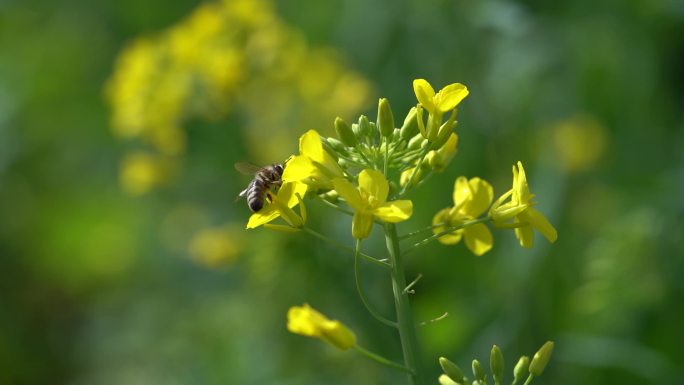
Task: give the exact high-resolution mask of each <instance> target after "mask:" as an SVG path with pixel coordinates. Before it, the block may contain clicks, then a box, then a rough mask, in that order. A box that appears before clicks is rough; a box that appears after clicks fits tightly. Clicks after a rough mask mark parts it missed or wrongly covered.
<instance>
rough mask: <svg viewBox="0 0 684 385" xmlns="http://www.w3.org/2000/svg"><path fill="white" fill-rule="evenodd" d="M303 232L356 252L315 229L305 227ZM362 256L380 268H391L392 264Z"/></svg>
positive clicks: (362, 254)
mask: <svg viewBox="0 0 684 385" xmlns="http://www.w3.org/2000/svg"><path fill="white" fill-rule="evenodd" d="M302 230H304V231H306V232H307V233H309V234H311V235H313V236H314V237H316V238H318V239H320V240H322V241H325V242H328V243H330V244H332V245H334V246H337V247H339V248H341V249H345V250H349V251H354V248H353V247H349V246H347V245H345V244H342V243H340V242H338V241H336V240H334V239H332V238H328V237H326V236H325V235H323V234H321V233H319V232H317V231H315V230H313V229H311V228H309V227H306V226H304V227H302ZM360 255H361V257H362V258H363V259H365V260H366V261H368V262H371V263H374V264H376V265H379V266H382V267H391V266H390V264H389V263H388V262H385V261H381V260H379V259H375V258H373V257H371V256H370V255H368V254H364V253H360Z"/></svg>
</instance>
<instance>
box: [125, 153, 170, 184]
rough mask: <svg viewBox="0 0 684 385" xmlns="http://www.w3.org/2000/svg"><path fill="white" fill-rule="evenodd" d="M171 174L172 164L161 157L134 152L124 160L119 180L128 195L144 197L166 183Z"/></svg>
mask: <svg viewBox="0 0 684 385" xmlns="http://www.w3.org/2000/svg"><path fill="white" fill-rule="evenodd" d="M170 173H171V164H170V163H169V161H167V160H165V159H164V158H162V157H161V156H158V155H151V154H148V153H145V152H133V153H129V154H127V155H126V157H125V158H124V159H123V161H122V163H121V170H120V171H119V179H120V182H121V185H122V186H123V189H124V190H125V191H126V192H127V193H129V194H131V195H142V194H145V193H146V192H148V191H150V190H151V189H153V188H154V187H156V186H158V185H160V184H162V183H164V182H166V181H167V180H168V177H169V175H170Z"/></svg>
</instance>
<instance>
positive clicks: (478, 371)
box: [473, 360, 486, 381]
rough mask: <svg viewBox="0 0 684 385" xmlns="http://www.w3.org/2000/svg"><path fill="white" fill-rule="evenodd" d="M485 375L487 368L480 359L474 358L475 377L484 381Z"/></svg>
mask: <svg viewBox="0 0 684 385" xmlns="http://www.w3.org/2000/svg"><path fill="white" fill-rule="evenodd" d="M485 375H486V374H485V370H484V368H483V367H482V365H481V364H480V361H478V360H473V376H474V377H475V379H476V380H480V381H484V378H485Z"/></svg>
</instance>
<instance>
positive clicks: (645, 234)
mask: <svg viewBox="0 0 684 385" xmlns="http://www.w3.org/2000/svg"><path fill="white" fill-rule="evenodd" d="M198 5H199V3H198V2H194V1H178V2H166V1H161V0H145V1H131V0H124V1H101V2H89V1H83V0H68V1H62V2H46V1H37V0H29V1H17V0H14V1H13V0H4V1H0V215H1V216H0V383H2V384H45V383H51V384H89V385H92V384H153V383H165V384H176V383H177V384H195V383H196V384H226V383H230V384H309V383H311V384H319V383H325V384H355V383H360V384H366V383H368V384H370V383H374V384H391V383H397V382H398V381H401V380H402V379H403V378H402V377H401V375H397V374H395V373H393V372H391V371H389V370H387V369H386V368H384V367H378V366H376V365H375V364H373V363H369V362H365V361H363V359H362V358H360V357H358V356H355V355H353V354H349V353H344V352H338V351H336V350H334V349H332V348H329V347H326V346H322V345H320V344H319V343H317V342H316V341H312V340H309V339H304V338H299V337H297V336H294V335H291V334H288V333H287V332H286V329H285V313H286V309H287V308H288V307H289V306H291V305H295V304H301V303H303V302H309V303H311V304H312V305H313V306H315V307H316V308H318V309H320V310H321V311H322V312H323V313H325V314H328V315H330V316H331V317H333V318H336V319H339V320H340V321H342V322H344V323H345V324H347V325H349V326H350V327H351V328H352V329H353V330H354V331H355V332H356V334H357V335H358V337H359V339H360V340H362V341H364V345H366V346H368V347H370V348H373V349H374V350H376V351H378V352H381V353H383V354H385V355H387V356H389V357H391V358H394V359H397V358H398V357H399V355H400V349H399V346H398V342H397V340H396V336H395V335H394V333H393V332H392V331H391V330H386V329H385V328H383V327H382V326H381V325H378V324H376V323H375V322H374V320H373V319H372V318H371V317H369V316H368V315H367V313H365V311H364V309H363V307H362V305H361V303H360V301H359V300H358V298H357V297H356V296H355V292H354V287H353V275H352V268H351V256H350V255H348V254H345V253H343V252H340V251H339V250H332V249H330V247H329V246H327V245H324V244H321V243H320V242H318V241H312V240H311V239H309V238H306V236H305V235H303V234H296V235H290V234H288V235H283V234H273V233H269V232H268V231H266V230H256V231H251V232H243V231H242V230H240V229H239V228H240V227H241V226H242V224H243V223H244V222H245V221H246V219H247V216H248V211H247V208H246V207H245V205H244V203H239V204H236V203H234V202H233V199H234V196H235V195H236V194H237V193H238V192H239V191H240V190H241V189H242V188H243V186H244V185H245V184H246V183H247V180H246V179H245V178H244V177H241V176H239V175H235V173H234V172H233V169H232V164H233V163H234V162H236V161H238V160H245V159H247V160H250V158H251V159H252V160H258V161H268V160H266V159H265V158H267V157H268V155H269V154H264V153H263V152H260V151H259V150H260V148H259V146H258V141H255V137H254V133H253V132H245V130H242V131H241V127H249V125H250V123H252V124H253V123H254V122H253V121H250V120H249V116H250V115H249V114H250V113H251V114H254V116H262V117H266V118H264V119H266V120H265V121H268V119H267V118H268V117H269V116H271V117H272V116H274V115H269V113H270V111H269V108H270V107H271V105H270V104H269V103H263V104H262V105H261V106H259V108H258V109H257V110H256V111H251V112H250V111H247V110H240V106H238V107H235V108H234V110H233V112H232V113H230V114H225V115H221V117H220V118H218V119H211V120H207V119H202V118H197V117H195V118H193V119H189V120H187V121H184V122H183V125H182V128H183V130H184V132H185V135H187V146H186V149H185V151H184V152H183V153H182V154H181V155H176V157H175V158H174V161H175V162H177V164H176V166H177V167H178V169H177V170H176V173H175V175H174V178H173V179H171V180H169V182H168V183H166V185H164V186H160V187H159V188H157V189H154V190H152V191H150V192H149V193H147V194H144V195H142V196H130V195H128V194H126V193H125V192H124V190H123V189H122V187H121V184H120V183H119V167H120V164H121V162H122V159H124V158H125V157H126V154H128V153H129V152H131V151H135V150H138V149H140V148H144V146H143V145H142V144H141V143H136V142H131V141H124V140H121V139H120V138H119V137H117V136H116V135H115V134H114V131H113V130H112V129H111V127H110V110H109V109H108V107H107V105H106V103H105V98H104V87H105V83H106V81H107V79H109V78H110V77H111V74H112V72H113V71H114V70H115V68H114V63H115V62H116V58H117V57H118V54H119V53H120V52H121V50H122V49H123V47H124V46H126V44H127V43H128V42H130V41H132V40H133V39H136V38H138V37H140V36H155V34H159V33H160V32H161V31H164V30H166V29H167V28H169V27H170V26H172V25H175V24H176V23H178V22H179V21H180V20H183V19H184V18H185V17H187V15H189V14H191V13H192V12H193V10H194V9H196V7H197V6H198ZM274 7H275V12H276V13H275V14H276V15H278V17H279V18H280V19H281V21H282V23H283V24H284V25H286V26H287V28H288V29H289V30H291V31H293V33H294V34H296V35H297V36H299V38H301V39H302V41H306V42H308V43H307V44H308V46H309V47H312V49H321V50H328V51H329V52H332V51H334V52H335V54H334V55H333V56H332V57H335V58H336V60H339V65H340V66H341V68H343V69H345V70H349V71H354V72H355V73H358V74H360V76H362V77H363V78H365V79H366V81H368V82H369V84H372V86H373V87H372V88H373V89H374V90H376V91H375V92H376V94H374V95H373V96H375V97H378V96H383V97H388V98H389V99H390V101H391V103H392V107H393V109H394V111H395V113H397V114H399V112H400V111H406V110H408V108H409V107H410V106H411V105H413V104H414V103H415V101H414V96H413V93H412V91H411V81H412V80H413V79H414V78H417V77H424V78H426V79H429V80H430V81H431V82H432V83H433V84H435V86H436V87H440V86H441V85H444V84H447V83H451V82H462V83H464V84H466V85H468V87H469V89H470V91H471V95H470V97H469V98H468V100H467V101H466V102H464V103H463V105H462V106H461V107H460V111H459V121H460V124H459V129H458V130H459V136H460V138H459V153H458V155H457V157H456V159H455V161H454V163H453V164H452V165H451V166H450V167H449V168H448V169H447V170H446V171H445V173H444V174H442V175H441V176H440V177H439V178H433V179H432V180H431V181H430V183H428V184H427V185H426V186H425V188H423V189H422V190H420V191H419V192H418V193H416V194H415V195H414V196H413V197H412V199H413V200H414V202H415V207H416V210H415V216H414V218H413V219H412V220H411V221H410V222H409V223H408V224H406V225H403V226H402V227H401V228H402V229H404V230H405V231H408V230H411V229H416V228H418V227H421V226H423V225H425V224H427V223H429V222H430V220H431V218H432V216H433V215H434V213H435V212H436V211H437V210H439V209H441V208H443V207H446V206H448V205H449V204H450V196H451V189H452V185H453V181H454V179H455V178H456V177H457V176H459V175H465V176H468V177H472V176H480V177H483V178H486V179H488V180H490V181H491V182H492V184H493V185H494V186H495V189H503V188H505V187H506V186H508V184H509V183H510V182H509V180H510V165H512V164H514V162H515V161H517V160H522V161H523V162H524V163H525V165H526V168H527V172H528V178H529V180H530V183H531V185H532V189H533V191H535V193H536V194H538V196H539V197H543V198H541V199H539V201H540V202H541V204H540V206H542V207H541V209H542V211H543V212H544V213H545V214H547V216H548V217H549V218H550V220H551V221H552V222H553V223H554V224H555V225H556V227H557V228H558V232H559V240H558V242H556V243H555V244H554V245H547V244H545V243H544V242H539V244H538V245H537V246H536V247H535V248H534V249H533V250H531V251H529V250H521V249H520V248H519V247H517V244H516V242H515V239H514V238H513V235H512V234H511V233H510V232H497V233H495V245H494V249H493V250H492V252H490V253H489V254H487V255H485V256H483V257H480V258H478V257H474V256H472V255H470V254H469V253H468V252H467V251H465V250H464V249H463V248H459V247H446V246H443V245H432V246H430V247H429V248H428V249H425V250H426V251H425V252H421V253H416V254H413V255H411V258H409V260H408V263H409V271H408V275H409V277H411V276H415V275H417V274H418V273H421V274H423V279H422V280H421V281H420V282H419V283H418V284H417V285H416V287H415V289H416V294H415V295H414V301H413V304H414V309H415V312H416V318H417V319H418V320H428V319H432V318H435V317H437V316H439V315H441V314H443V313H444V312H449V316H448V317H447V318H446V319H444V320H442V321H439V322H435V323H430V324H428V325H427V326H425V327H422V328H420V330H419V338H420V340H421V345H422V348H423V350H424V355H423V356H424V358H425V360H426V362H425V366H426V368H428V373H429V375H430V376H432V378H434V380H435V383H436V378H437V376H438V374H439V372H440V370H439V366H438V364H437V357H439V356H447V357H450V358H451V359H453V360H454V361H455V362H458V363H459V364H460V365H465V363H467V362H468V361H469V360H470V359H471V358H472V357H478V358H479V359H481V360H485V359H486V357H487V356H488V351H489V348H490V347H491V346H492V344H497V345H499V346H501V347H502V350H503V352H504V354H505V355H506V360H507V362H512V360H513V359H514V357H518V356H520V355H522V354H530V353H531V352H533V351H534V350H535V349H536V347H538V346H539V345H540V344H541V343H542V342H543V341H546V340H549V339H551V340H555V341H556V351H555V352H554V357H553V359H552V361H551V363H550V365H549V367H548V368H547V369H546V371H545V373H544V377H543V379H540V380H539V381H543V382H544V383H553V384H578V383H581V384H605V383H619V384H644V383H681V382H682V381H684V364H683V363H682V362H683V360H682V357H684V350H683V348H682V341H684V328H682V325H684V284H683V282H684V280H682V277H684V262H683V259H682V257H683V256H684V238H683V234H684V203H683V201H682V199H681V197H682V196H684V151H682V149H684V116H683V114H682V105H684V92H682V90H684V72H683V71H682V69H683V68H684V5H683V4H682V2H681V1H677V0H651V1H609V0H605V1H588V0H573V1H568V2H542V1H534V0H528V1H490V0H486V1H464V0H456V1H453V0H429V1H422V2H419V1H391V0H377V1H371V2H366V1H361V0H350V1H340V0H335V1H327V2H318V1H296V2H294V1H293V2H287V1H279V2H277V3H275V4H274ZM304 70H306V69H302V71H304ZM273 71H277V69H274V70H273ZM307 73H308V74H309V75H313V76H315V71H312V70H310V69H309V70H308V71H307ZM272 75H273V74H271V75H269V74H268V73H263V74H262V75H261V76H264V78H263V79H268V76H272ZM263 79H261V78H255V79H252V80H253V81H255V82H258V81H260V80H262V81H263ZM266 85H267V84H266ZM283 89H285V88H283ZM261 90H262V91H261V92H266V91H268V87H265V86H263V87H261ZM259 95H260V94H256V95H250V96H251V97H257V98H258V97H259ZM265 96H266V94H264V97H265ZM364 98H365V96H364ZM287 108H290V109H292V110H291V111H293V112H296V113H297V114H302V111H301V110H304V112H306V111H307V110H308V109H311V108H315V104H311V103H305V102H296V103H293V104H292V105H290V106H287ZM359 108H361V110H360V111H357V110H358V109H359ZM374 109H375V102H373V99H372V98H370V99H367V104H366V105H364V106H354V107H353V108H351V109H349V110H346V111H339V112H334V111H328V110H325V113H321V111H314V112H315V113H316V114H318V115H316V116H315V117H314V118H311V119H308V118H307V119H305V118H302V117H298V116H299V115H297V114H295V115H288V114H283V111H282V110H279V111H278V114H277V116H287V117H288V119H287V120H284V121H283V122H278V123H280V124H276V123H272V122H271V123H269V124H267V125H265V126H263V127H261V130H262V131H261V132H260V134H259V135H263V136H264V137H268V138H273V137H277V138H283V137H285V138H287V137H289V138H290V139H289V140H280V139H279V141H280V142H281V143H280V147H278V148H277V149H275V150H272V151H277V152H278V155H277V156H276V155H274V157H280V156H282V155H283V154H288V153H292V152H294V151H296V140H297V137H298V136H299V134H300V133H302V132H304V131H305V130H307V129H310V128H315V129H317V130H321V131H323V132H327V133H332V123H333V119H334V118H335V116H334V115H335V114H340V115H345V114H346V115H348V116H342V117H343V118H345V119H347V120H348V121H349V120H352V119H354V118H355V117H356V116H355V115H357V114H358V113H369V114H371V115H372V116H374V112H373V111H374ZM286 111H290V110H286ZM314 112H311V114H313V113H314ZM328 114H329V115H328ZM292 116H295V118H292ZM307 116H308V115H307ZM298 119H299V120H298ZM271 124H273V125H271ZM270 130H272V132H273V135H271V134H270V132H271V131H270ZM255 143H256V145H255ZM269 148H271V147H269ZM269 151H271V150H269ZM278 160H282V159H272V161H278ZM501 192H502V191H500V190H497V193H501ZM326 210H327V209H326V208H325V207H323V206H316V205H314V206H313V207H310V209H309V211H310V212H311V214H312V216H313V217H312V219H311V221H312V224H313V227H315V228H319V229H321V231H324V232H325V233H327V234H328V235H331V236H334V237H336V238H338V239H343V240H345V241H350V240H349V238H350V236H349V223H347V222H343V223H339V221H334V222H331V221H330V220H329V218H331V217H330V215H331V214H330V213H329V212H328V211H326ZM235 226H237V229H236V228H235ZM224 234H227V235H226V236H227V237H233V238H228V239H229V240H228V241H226V239H227V238H225V237H224ZM368 244H369V245H370V248H369V252H371V253H372V252H373V251H375V252H376V253H379V252H380V250H382V240H381V239H372V240H371V241H370V242H368ZM235 245H237V246H235ZM231 246H235V247H237V249H232V248H231ZM236 250H237V251H236ZM364 277H365V279H366V280H367V282H366V288H367V292H369V294H370V296H371V300H372V301H373V302H374V303H376V304H378V306H379V308H381V309H382V310H383V311H384V312H385V313H386V314H391V311H392V303H391V297H390V292H389V290H390V289H389V280H388V278H387V277H386V276H385V275H384V274H383V273H382V272H378V271H375V270H373V269H372V268H369V269H368V271H367V272H366V271H364ZM509 373H510V372H509ZM508 378H510V374H509V377H508Z"/></svg>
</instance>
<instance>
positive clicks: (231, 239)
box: [188, 226, 244, 267]
mask: <svg viewBox="0 0 684 385" xmlns="http://www.w3.org/2000/svg"><path fill="white" fill-rule="evenodd" d="M243 248H244V242H243V239H242V237H240V235H239V233H238V232H237V231H236V229H233V228H232V227H230V226H224V227H218V228H205V229H202V230H200V231H198V232H197V233H196V234H195V235H194V236H193V237H192V239H191V240H190V245H189V246H188V251H189V252H190V255H191V256H192V259H193V260H194V261H196V262H198V263H199V264H201V265H204V266H206V267H218V266H222V265H228V264H231V263H233V262H235V260H236V259H237V257H238V256H239V255H240V253H241V252H242V249H243Z"/></svg>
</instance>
